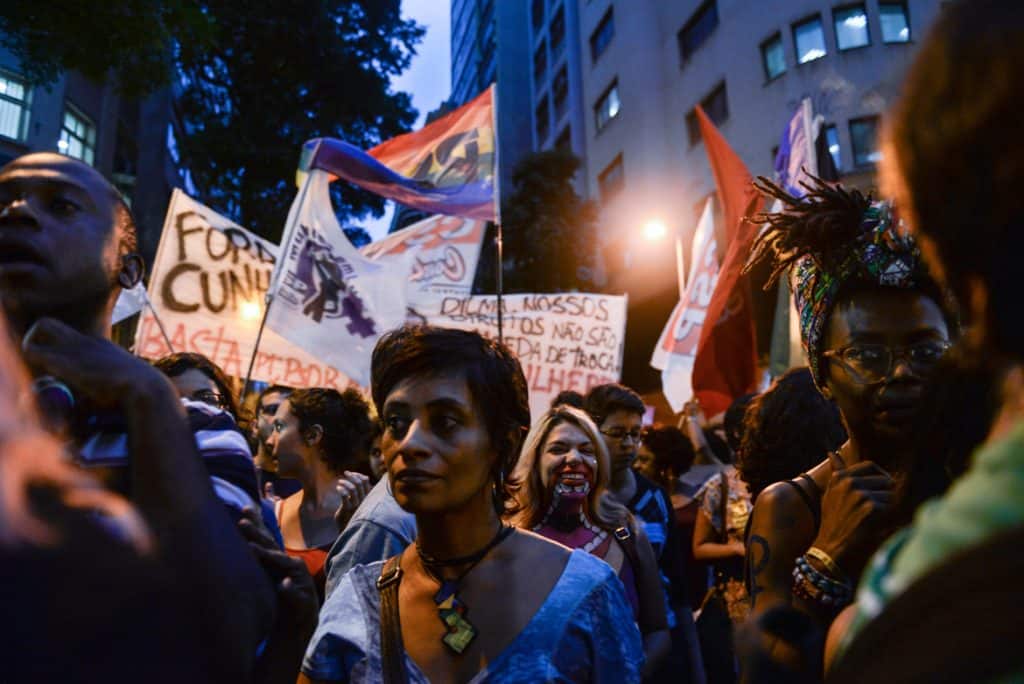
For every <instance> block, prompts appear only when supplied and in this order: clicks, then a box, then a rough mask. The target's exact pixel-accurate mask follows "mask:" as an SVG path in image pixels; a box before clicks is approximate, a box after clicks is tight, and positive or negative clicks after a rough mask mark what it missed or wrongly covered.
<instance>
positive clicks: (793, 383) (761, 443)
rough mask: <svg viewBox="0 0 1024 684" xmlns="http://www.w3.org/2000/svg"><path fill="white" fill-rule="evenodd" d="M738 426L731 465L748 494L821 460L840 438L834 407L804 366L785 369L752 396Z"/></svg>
mask: <svg viewBox="0 0 1024 684" xmlns="http://www.w3.org/2000/svg"><path fill="white" fill-rule="evenodd" d="M743 427H744V429H743V439H742V441H741V442H740V448H739V450H738V451H737V467H738V469H739V471H740V477H742V478H743V481H744V482H746V483H747V486H748V487H749V488H750V495H751V498H757V495H758V494H760V493H761V491H762V490H763V489H764V488H765V487H767V486H768V485H770V484H773V483H775V482H779V481H781V480H789V479H791V478H794V477H796V476H797V475H799V474H800V473H802V472H804V471H806V470H808V469H810V468H812V467H814V466H815V465H817V464H818V463H821V462H822V461H823V460H825V458H827V457H828V453H829V452H830V451H832V450H834V449H838V448H839V447H840V446H841V445H842V443H843V442H844V441H846V431H845V430H844V429H843V424H842V421H841V419H840V417H839V410H838V409H837V408H836V406H835V404H833V403H832V402H831V401H829V400H827V399H825V398H824V397H823V396H822V395H821V393H820V392H819V391H818V388H817V387H816V386H815V384H814V378H812V377H811V371H810V369H809V368H806V367H804V368H794V369H792V370H789V371H787V372H786V373H785V374H784V375H782V376H780V377H779V378H778V379H777V380H776V381H775V383H774V384H773V385H772V386H771V387H770V388H769V389H768V390H767V391H766V392H764V393H763V394H761V395H760V396H758V397H757V398H756V399H754V400H753V401H752V402H751V403H750V406H749V407H748V408H747V412H746V416H745V418H744V420H743Z"/></svg>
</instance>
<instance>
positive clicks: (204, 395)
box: [189, 389, 227, 408]
mask: <svg viewBox="0 0 1024 684" xmlns="http://www.w3.org/2000/svg"><path fill="white" fill-rule="evenodd" d="M189 399H194V400H195V401H201V402H203V403H204V404H209V405H210V406H216V407H217V408H224V407H225V405H226V404H227V402H226V401H225V399H224V395H222V394H220V393H219V392H214V391H213V390H208V389H206V390H196V391H195V392H193V393H192V396H190V397H189Z"/></svg>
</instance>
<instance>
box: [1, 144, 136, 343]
mask: <svg viewBox="0 0 1024 684" xmlns="http://www.w3.org/2000/svg"><path fill="white" fill-rule="evenodd" d="M136 249H137V237H136V229H135V222H134V220H133V219H132V215H131V212H130V211H129V209H128V207H127V206H126V205H125V203H124V201H123V200H122V199H121V197H120V195H119V194H118V192H117V190H115V189H114V187H113V186H112V185H111V184H110V183H109V182H107V180H106V179H105V178H104V177H103V176H102V175H101V174H100V173H99V172H98V171H96V170H95V169H94V168H92V167H91V166H89V165H88V164H85V163H83V162H80V161H78V160H75V159H71V158H70V157H65V156H62V155H59V154H55V153H51V152H40V153H35V154H28V155H25V156H23V157H19V158H18V159H15V160H14V161H12V162H11V163H10V164H8V165H7V166H5V167H3V168H2V169H0V298H2V301H3V305H4V308H5V309H6V311H7V313H8V315H9V316H10V317H11V320H12V322H13V323H14V325H15V328H16V329H17V330H19V331H21V332H23V331H24V330H25V329H26V328H27V327H28V326H29V325H31V324H32V323H33V322H34V321H35V320H37V319H38V318H41V317H43V316H53V317H55V318H58V319H60V320H62V321H64V322H65V323H67V324H69V325H71V326H73V327H75V328H77V329H79V330H81V331H83V332H87V333H95V334H102V335H106V334H107V333H108V332H109V323H110V313H111V310H112V308H113V305H114V302H115V301H116V299H117V295H118V294H119V293H120V290H121V288H123V287H132V286H134V285H135V284H136V283H138V282H139V280H140V279H141V278H142V274H143V264H142V259H141V257H139V256H138V254H137V253H136Z"/></svg>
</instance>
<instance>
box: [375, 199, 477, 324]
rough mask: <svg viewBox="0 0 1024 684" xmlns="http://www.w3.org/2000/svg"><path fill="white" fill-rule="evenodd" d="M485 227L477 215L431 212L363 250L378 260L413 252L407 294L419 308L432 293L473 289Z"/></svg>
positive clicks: (450, 293) (465, 293) (410, 300)
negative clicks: (463, 216)
mask: <svg viewBox="0 0 1024 684" xmlns="http://www.w3.org/2000/svg"><path fill="white" fill-rule="evenodd" d="M486 227H487V224H486V222H484V221H477V220H475V219H468V218H461V217H457V216H442V215H438V216H431V217H429V218H427V219H424V220H423V221H420V222H419V223H415V224H413V225H412V226H409V227H408V228H404V229H402V230H400V231H398V232H396V233H392V234H391V235H388V236H387V237H385V238H383V239H381V240H378V241H376V242H373V243H371V244H369V245H367V246H366V247H364V248H363V249H362V253H363V255H364V256H366V257H368V258H370V259H373V260H375V261H376V260H385V259H392V258H403V257H405V256H406V255H410V254H411V255H412V270H411V273H410V275H409V284H408V286H407V294H408V299H409V303H410V306H412V307H413V308H416V307H417V305H418V304H420V303H421V302H424V301H426V302H429V300H430V299H432V297H431V295H436V294H441V295H453V294H454V295H468V294H469V293H470V291H471V290H472V289H473V277H474V276H475V275H476V267H477V263H478V262H479V261H480V246H481V244H482V243H483V239H484V229H485V228H486ZM425 298H426V300H425ZM427 305H428V306H429V303H427Z"/></svg>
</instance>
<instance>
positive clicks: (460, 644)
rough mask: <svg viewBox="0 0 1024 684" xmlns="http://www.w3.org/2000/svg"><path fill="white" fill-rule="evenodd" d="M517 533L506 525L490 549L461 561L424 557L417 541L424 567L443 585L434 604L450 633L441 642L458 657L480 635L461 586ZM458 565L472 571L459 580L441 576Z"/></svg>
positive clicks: (463, 574)
mask: <svg viewBox="0 0 1024 684" xmlns="http://www.w3.org/2000/svg"><path fill="white" fill-rule="evenodd" d="M514 530H515V528H514V527H510V526H508V525H505V524H502V525H501V527H500V528H499V529H498V533H497V534H495V535H494V538H493V539H491V541H489V542H488V543H487V545H486V546H484V547H483V548H482V549H480V550H479V551H475V552H473V553H471V554H469V555H467V556H459V557H458V558H445V559H439V558H434V557H433V556H430V555H428V554H426V553H424V552H423V549H422V548H421V547H420V542H419V539H417V540H416V552H417V553H418V554H419V557H420V564H422V565H423V569H424V570H426V572H427V574H428V575H430V576H431V577H432V578H433V579H434V581H436V582H437V583H438V584H440V585H441V588H440V589H438V590H437V593H436V594H435V595H434V603H436V604H437V616H438V617H439V618H441V622H443V623H444V626H445V630H446V633H445V635H444V636H443V637H442V638H441V641H442V642H443V643H444V645H445V646H447V647H448V648H449V649H451V650H452V651H453V652H454V653H455V654H456V655H459V654H461V653H462V652H463V651H465V650H466V649H467V648H469V645H470V643H472V641H473V639H475V638H476V635H477V630H476V627H474V626H473V625H472V624H471V623H470V622H469V620H467V619H466V613H467V612H469V608H468V607H467V606H466V604H465V603H463V602H462V601H460V600H459V598H458V597H457V596H456V594H457V593H458V591H459V585H460V584H462V580H464V579H466V575H468V574H469V573H470V572H472V571H473V569H474V568H475V567H476V566H477V565H479V564H480V561H482V560H483V559H484V557H485V556H487V554H488V553H490V552H491V550H492V549H493V548H494V547H496V546H497V545H498V544H500V543H501V542H503V541H505V540H506V539H507V538H508V537H509V535H510V534H512V532H513V531H514ZM457 565H468V567H467V568H466V569H465V570H463V571H462V572H461V573H459V576H458V577H456V578H455V579H445V578H444V577H442V576H441V574H440V573H439V572H438V570H440V569H441V568H449V567H453V566H457Z"/></svg>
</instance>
